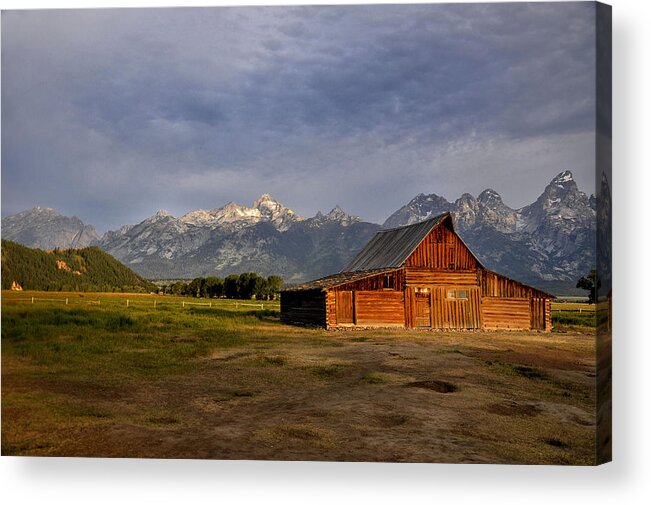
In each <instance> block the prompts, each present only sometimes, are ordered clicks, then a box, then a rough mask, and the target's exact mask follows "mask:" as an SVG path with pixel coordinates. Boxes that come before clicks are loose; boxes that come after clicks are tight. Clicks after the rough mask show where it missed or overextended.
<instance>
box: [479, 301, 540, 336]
mask: <svg viewBox="0 0 651 505" xmlns="http://www.w3.org/2000/svg"><path fill="white" fill-rule="evenodd" d="M481 318H482V322H483V327H484V329H486V330H528V329H530V328H531V302H530V300H529V299H527V298H497V297H491V298H482V301H481Z"/></svg>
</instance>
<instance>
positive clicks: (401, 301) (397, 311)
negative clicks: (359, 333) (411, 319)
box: [355, 291, 405, 326]
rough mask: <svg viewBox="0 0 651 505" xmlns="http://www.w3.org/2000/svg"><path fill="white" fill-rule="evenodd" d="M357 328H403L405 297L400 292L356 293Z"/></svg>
mask: <svg viewBox="0 0 651 505" xmlns="http://www.w3.org/2000/svg"><path fill="white" fill-rule="evenodd" d="M355 320H356V324H357V325H358V326H404V325H405V295H404V293H403V292H402V291H356V292H355Z"/></svg>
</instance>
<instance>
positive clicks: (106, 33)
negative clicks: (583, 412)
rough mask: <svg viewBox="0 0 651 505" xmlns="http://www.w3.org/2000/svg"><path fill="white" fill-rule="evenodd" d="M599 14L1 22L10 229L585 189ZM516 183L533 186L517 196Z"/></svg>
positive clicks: (381, 214) (589, 10) (114, 14)
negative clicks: (50, 210)
mask: <svg viewBox="0 0 651 505" xmlns="http://www.w3.org/2000/svg"><path fill="white" fill-rule="evenodd" d="M593 9H594V7H593V5H592V4H580V3H576V4H574V3H569V4H568V3H558V4H492V5H491V4H485V5H482V4H466V5H463V4H459V5H451V4H448V5H445V4H442V5H411V6H408V5H398V6H358V7H303V8H301V7H298V8H287V7H283V8H221V9H151V10H142V9H141V10H95V11H93V10H89V11H32V12H27V11H26V12H8V13H7V12H5V13H3V17H2V76H3V77H2V127H3V139H2V144H3V145H2V147H3V153H2V165H3V166H2V182H3V184H2V197H3V204H2V210H3V215H6V214H11V213H13V212H16V211H19V210H22V209H24V208H27V207H30V206H33V205H47V206H52V207H55V208H57V209H59V210H61V211H62V212H64V213H68V214H77V215H79V216H80V217H82V219H84V220H85V221H88V222H91V223H95V224H97V225H98V226H99V227H100V228H106V227H115V226H118V225H120V224H123V223H125V222H134V221H138V220H140V219H142V218H144V217H145V216H146V215H149V214H150V213H152V212H153V211H155V210H156V209H157V208H167V209H169V210H171V211H172V212H173V213H176V214H178V213H181V212H185V211H187V210H191V209H195V208H200V207H203V208H212V207H216V206H220V205H222V204H224V203H225V202H226V201H228V200H231V199H233V200H236V201H240V202H242V203H250V201H252V200H253V199H254V198H255V197H256V196H258V195H259V194H260V193H262V192H270V193H272V194H273V195H274V196H275V197H277V198H278V199H280V200H281V201H283V202H284V203H286V204H288V205H290V206H292V207H293V208H295V210H297V211H298V212H299V213H304V214H308V215H309V214H313V213H314V212H315V211H316V210H317V209H318V208H321V209H325V210H327V209H329V208H330V207H332V206H333V205H334V204H335V203H339V204H341V205H342V206H344V208H346V209H347V210H349V211H353V212H356V213H358V214H361V215H362V216H364V217H365V218H367V219H373V220H383V219H384V218H385V217H386V216H387V215H388V214H389V213H391V212H392V211H393V210H395V209H396V208H398V207H399V206H400V205H402V204H404V203H405V202H406V201H408V200H409V199H410V198H412V197H413V196H414V195H415V194H417V193H420V192H437V193H439V194H443V195H444V196H446V197H448V198H456V197H458V196H459V195H460V194H461V193H462V192H465V191H470V192H474V193H477V192H479V191H481V190H482V189H484V188H485V187H487V186H493V187H495V189H497V190H498V191H500V192H501V193H502V194H503V196H504V199H505V201H506V202H507V203H509V204H511V205H514V206H518V205H522V204H525V203H528V201H530V200H531V199H533V198H535V197H536V196H537V194H538V193H540V191H541V190H542V187H543V186H544V184H545V183H546V182H547V181H548V180H549V179H550V178H551V177H552V176H553V175H555V174H556V173H558V172H560V171H561V170H564V169H566V168H570V169H572V170H573V171H574V172H575V175H576V176H577V178H578V179H579V184H580V185H582V186H583V188H584V189H585V190H586V191H591V190H592V189H591V188H590V187H588V184H589V183H591V182H592V177H591V172H590V168H591V166H592V165H591V163H592V162H593V150H594V149H593V146H594V144H593V130H594V84H593V82H594V47H593V43H594V30H595V27H594V23H593V19H594V11H593ZM525 181H527V184H526V185H523V183H524V182H525Z"/></svg>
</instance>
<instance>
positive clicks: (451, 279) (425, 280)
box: [405, 267, 480, 286]
mask: <svg viewBox="0 0 651 505" xmlns="http://www.w3.org/2000/svg"><path fill="white" fill-rule="evenodd" d="M479 280H480V273H479V270H476V269H473V270H444V271H440V270H439V271H436V270H432V269H429V268H423V267H407V268H405V283H406V285H407V286H413V285H423V284H439V285H448V286H449V285H455V286H478V285H479Z"/></svg>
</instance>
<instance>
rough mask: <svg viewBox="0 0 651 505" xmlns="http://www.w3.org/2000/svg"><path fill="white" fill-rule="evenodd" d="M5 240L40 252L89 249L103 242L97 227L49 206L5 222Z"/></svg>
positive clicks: (3, 231)
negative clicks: (78, 248)
mask: <svg viewBox="0 0 651 505" xmlns="http://www.w3.org/2000/svg"><path fill="white" fill-rule="evenodd" d="M2 238H4V239H7V240H13V241H14V242H18V243H20V244H23V245H26V246H27V247H35V248H39V249H48V250H49V249H55V248H57V247H58V248H62V249H69V248H76V247H86V246H89V245H91V244H93V243H94V242H95V241H96V240H98V239H99V235H98V234H97V231H96V230H95V228H94V227H92V226H90V225H85V224H84V223H83V222H82V221H81V219H79V218H78V217H76V216H72V217H67V216H63V215H61V214H60V213H59V212H58V211H56V210H54V209H52V208H49V207H34V208H32V209H29V210H24V211H22V212H19V213H18V214H14V215H13V216H8V217H5V218H3V219H2Z"/></svg>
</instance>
